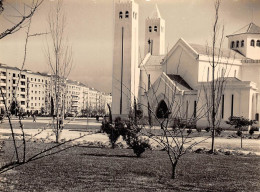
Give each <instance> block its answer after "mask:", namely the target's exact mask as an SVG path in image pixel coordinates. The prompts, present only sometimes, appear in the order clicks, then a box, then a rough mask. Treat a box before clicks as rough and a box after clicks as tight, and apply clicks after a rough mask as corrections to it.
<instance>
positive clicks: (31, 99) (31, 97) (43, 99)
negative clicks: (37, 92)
mask: <svg viewBox="0 0 260 192" xmlns="http://www.w3.org/2000/svg"><path fill="white" fill-rule="evenodd" d="M31 100H33V97H31ZM35 100H37V97H35ZM39 100H41V97H39ZM42 100H44V97H43V98H42Z"/></svg>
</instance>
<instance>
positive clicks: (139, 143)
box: [101, 117, 151, 157]
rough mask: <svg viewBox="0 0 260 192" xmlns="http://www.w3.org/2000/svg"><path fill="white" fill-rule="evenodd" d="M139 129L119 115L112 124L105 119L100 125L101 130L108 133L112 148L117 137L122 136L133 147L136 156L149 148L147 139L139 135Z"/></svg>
mask: <svg viewBox="0 0 260 192" xmlns="http://www.w3.org/2000/svg"><path fill="white" fill-rule="evenodd" d="M141 129H142V127H139V126H137V125H135V124H134V123H133V122H131V121H129V122H124V121H122V120H121V118H120V117H117V118H116V119H115V123H114V125H113V124H111V123H109V122H108V121H107V120H104V121H103V122H102V126H101V131H103V132H105V133H106V134H108V137H109V141H110V143H111V145H112V148H114V147H115V143H116V142H117V140H118V138H119V137H120V136H122V137H123V140H124V141H125V142H126V144H127V145H128V146H129V147H130V148H132V149H133V151H134V153H135V154H136V156H137V157H140V156H141V154H142V153H143V152H145V150H146V149H151V146H150V144H149V140H148V139H143V138H141V137H139V132H140V131H141Z"/></svg>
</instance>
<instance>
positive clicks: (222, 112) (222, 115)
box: [221, 95, 225, 119]
mask: <svg viewBox="0 0 260 192" xmlns="http://www.w3.org/2000/svg"><path fill="white" fill-rule="evenodd" d="M224 109H225V96H224V95H222V109H221V117H222V119H223V118H224Z"/></svg>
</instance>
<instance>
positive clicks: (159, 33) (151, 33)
mask: <svg viewBox="0 0 260 192" xmlns="http://www.w3.org/2000/svg"><path fill="white" fill-rule="evenodd" d="M147 53H150V54H151V55H164V54H165V20H164V19H163V18H162V17H161V14H160V11H159V9H158V6H157V5H156V6H155V10H154V12H153V14H152V16H151V17H148V18H147V19H146V20H145V47H144V55H146V54H147Z"/></svg>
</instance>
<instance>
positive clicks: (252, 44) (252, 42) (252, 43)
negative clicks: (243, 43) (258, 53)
mask: <svg viewBox="0 0 260 192" xmlns="http://www.w3.org/2000/svg"><path fill="white" fill-rule="evenodd" d="M250 45H251V46H252V47H254V46H255V40H253V39H252V40H251V43H250Z"/></svg>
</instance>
